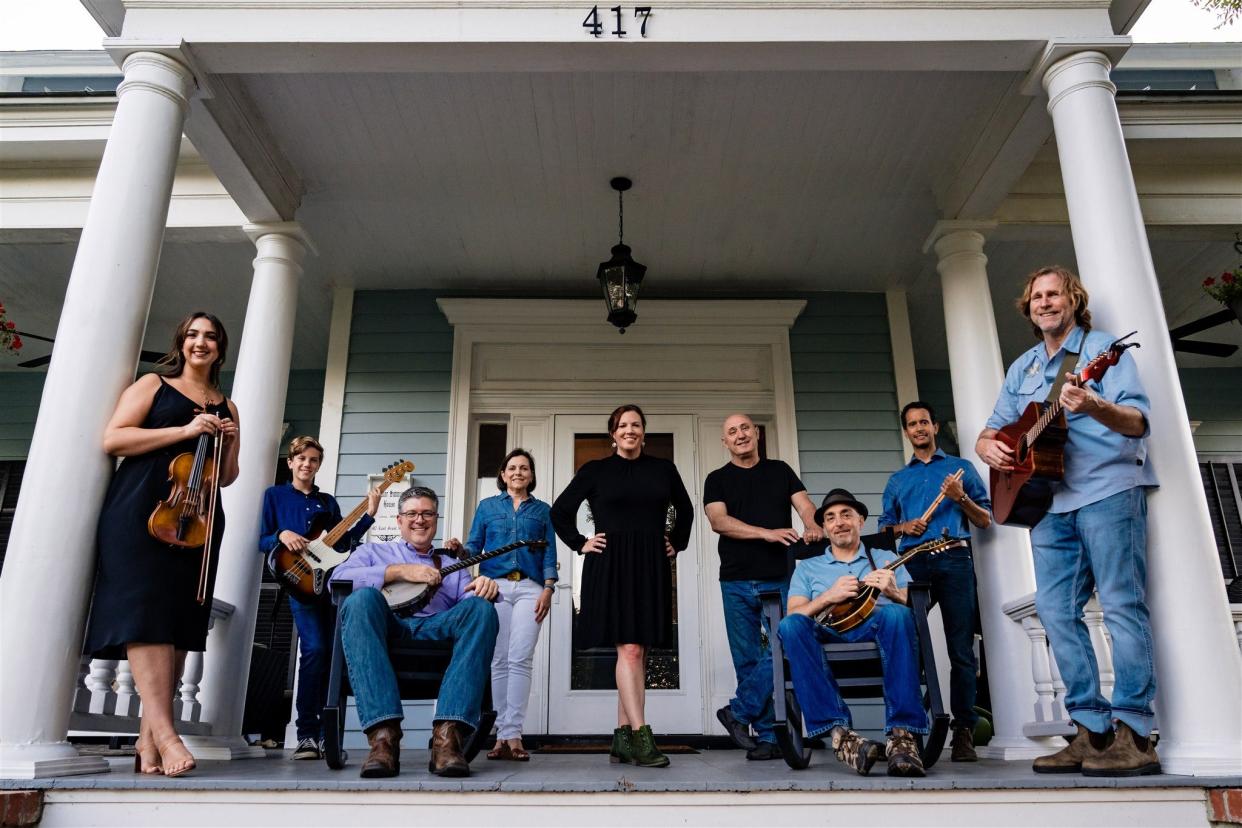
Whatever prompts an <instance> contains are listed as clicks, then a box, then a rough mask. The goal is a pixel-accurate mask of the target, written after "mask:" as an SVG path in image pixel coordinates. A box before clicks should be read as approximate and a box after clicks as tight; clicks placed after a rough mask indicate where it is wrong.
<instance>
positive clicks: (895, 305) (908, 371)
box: [884, 289, 943, 632]
mask: <svg viewBox="0 0 1242 828" xmlns="http://www.w3.org/2000/svg"><path fill="white" fill-rule="evenodd" d="M884 303H885V305H886V306H887V310H888V341H889V344H890V346H891V347H892V352H893V381H894V383H895V384H896V386H897V405H898V407H900V406H903V405H905V404H906V403H908V402H913V401H914V400H917V399H918V398H919V378H918V374H917V372H916V371H915V364H914V338H913V336H912V335H911V333H910V308H909V306H908V304H907V303H906V292H905V291H904V290H895V289H894V290H886V291H884ZM898 430H899V431H900V432H901V448H902V455H903V456H904V457H905V460H906V462H907V463H908V462H910V458H911V456H913V454H914V447H913V446H911V445H910V441H909V440H907V439H906V430H905V423H900V424H898ZM942 632H943V630H942Z"/></svg>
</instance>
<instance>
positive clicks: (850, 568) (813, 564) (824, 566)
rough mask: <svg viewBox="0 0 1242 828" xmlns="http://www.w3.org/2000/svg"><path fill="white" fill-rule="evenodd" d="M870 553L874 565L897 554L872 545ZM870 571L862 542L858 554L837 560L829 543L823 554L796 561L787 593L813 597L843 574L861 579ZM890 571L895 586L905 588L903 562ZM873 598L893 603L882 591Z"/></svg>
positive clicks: (882, 562)
mask: <svg viewBox="0 0 1242 828" xmlns="http://www.w3.org/2000/svg"><path fill="white" fill-rule="evenodd" d="M871 557H873V558H875V565H876V566H877V567H883V566H884V565H885V564H887V563H888V562H889V561H895V560H897V556H896V555H895V554H893V553H892V552H889V551H888V550H887V549H873V550H871ZM870 571H871V561H869V560H867V547H865V546H864V545H863V544H861V543H860V544H859V545H858V554H856V555H855V556H854V557H853V558H851V559H850V560H848V561H839V560H837V558H836V556H835V555H833V554H832V547H828V548H826V549H825V550H824V554H822V555H819V556H816V557H814V558H806V559H805V560H801V561H798V565H797V566H796V567H794V574H793V578H792V579H790V581H789V594H790V595H791V596H793V595H801V596H802V597H803V598H807V599H810V600H814V599H815V598H816V597H817V596H819V595H822V594H823V593H825V592H827V591H828V590H830V589H832V585H833V584H835V583H836V582H837V579H838V578H840V577H842V576H843V575H853V576H854V577H855V578H857V579H858V580H860V581H861V580H862V579H863V578H864V577H866V575H867V573H868V572H870ZM893 575H894V577H895V583H896V584H897V588H898V589H905V588H906V587H907V586H909V584H910V573H908V572H906V568H905V567H904V566H901V567H898V568H897V569H896V570H894V571H893ZM875 602H876V603H877V604H891V603H892V601H891V600H890V599H889V598H888V596H887V595H884V594H883V593H880V595H879V596H878V597H877V598H876V601H875Z"/></svg>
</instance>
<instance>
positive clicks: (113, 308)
mask: <svg viewBox="0 0 1242 828" xmlns="http://www.w3.org/2000/svg"><path fill="white" fill-rule="evenodd" d="M123 71H124V73H125V79H124V81H122V82H121V85H120V86H119V87H118V88H117V107H116V115H115V116H114V118H113V122H112V131H111V133H110V135H109V137H108V145H107V147H106V148H105V150H104V155H103V161H102V163H101V165H100V168H99V175H98V177H97V178H96V180H95V189H94V194H93V196H92V198H91V206H90V210H89V212H88V213H87V217H86V224H85V226H84V227H83V228H82V236H81V239H80V240H79V242H78V251H77V256H76V257H75V259H74V263H73V271H72V273H71V275H70V277H69V287H68V289H67V291H66V293H65V302H64V305H63V307H62V309H61V313H60V323H59V324H58V326H57V329H56V348H55V349H54V350H53V352H52V362H51V365H50V366H49V367H48V372H47V380H46V382H45V383H44V385H43V403H46V404H41V405H40V407H39V418H38V421H37V422H36V424H35V431H34V438H33V440H32V441H31V444H30V454H29V456H28V458H27V462H26V477H25V480H24V481H23V483H22V491H21V496H20V497H19V499H18V504H17V514H16V516H15V518H14V521H13V529H12V534H11V535H10V537H9V547H8V557H7V559H6V560H5V566H4V577H3V578H0V653H3V658H4V664H5V665H6V667H5V668H4V669H0V776H6V777H17V778H30V777H34V776H54V775H64V774H74V773H96V772H100V771H105V770H107V769H108V764H107V762H105V761H104V760H103V759H102V758H101V757H79V756H78V755H77V751H76V750H75V749H74V748H73V746H72V745H70V744H69V743H68V742H67V741H66V736H67V734H68V727H69V712H70V706H71V704H72V699H73V693H74V686H73V685H74V679H75V677H76V676H77V672H78V663H79V657H80V653H81V646H82V635H83V629H84V627H85V622H86V612H87V607H88V605H89V603H90V593H91V585H92V583H93V581H94V572H95V523H96V519H97V517H98V513H99V507H100V505H101V504H102V502H103V496H104V491H105V490H106V489H107V486H108V480H109V478H110V477H111V473H112V458H110V457H108V456H107V455H106V454H104V452H103V449H102V443H103V431H104V426H105V425H106V424H107V422H108V418H109V417H111V416H112V409H113V406H114V405H115V404H116V400H117V398H118V397H119V396H120V393H121V391H122V390H123V389H124V388H125V386H126V385H128V384H129V383H130V382H132V381H133V379H134V369H135V367H136V366H137V362H138V350H139V348H140V347H141V345H142V338H143V332H144V331H145V329H146V323H147V312H148V310H149V309H150V306H151V293H152V290H153V288H154V286H155V272H156V267H157V265H158V263H159V258H160V245H161V243H162V241H163V237H164V223H165V220H166V218H167V216H168V200H169V197H170V195H171V193H172V181H173V173H174V170H175V168H176V164H177V153H178V151H179V149H180V145H181V128H182V126H183V124H184V123H185V117H186V112H187V110H188V106H189V98H190V95H191V93H192V91H193V89H194V79H193V77H192V76H191V74H190V71H189V70H188V69H187V68H186V67H185V66H182V65H181V64H180V63H178V62H177V61H175V60H173V59H171V58H168V57H165V56H163V55H159V54H154V53H152V52H136V53H134V54H132V55H130V56H129V57H128V58H127V59H126V60H125V64H124V67H123ZM67 481H72V486H71V487H67V486H66V483H67ZM70 490H71V491H72V495H73V497H72V502H73V506H72V512H73V519H72V520H65V521H58V522H57V523H56V525H55V527H54V531H52V527H50V526H49V523H48V511H47V509H48V504H52V503H64V502H65V495H66V493H67V492H68V491H70ZM53 562H55V563H54V565H53ZM34 631H37V634H35V633H34Z"/></svg>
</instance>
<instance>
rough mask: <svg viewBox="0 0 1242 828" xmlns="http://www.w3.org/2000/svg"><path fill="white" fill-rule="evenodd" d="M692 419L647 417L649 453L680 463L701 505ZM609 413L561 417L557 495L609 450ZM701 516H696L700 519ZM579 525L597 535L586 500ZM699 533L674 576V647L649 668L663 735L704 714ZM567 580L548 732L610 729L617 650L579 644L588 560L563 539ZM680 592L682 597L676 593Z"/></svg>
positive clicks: (558, 600) (558, 613)
mask: <svg viewBox="0 0 1242 828" xmlns="http://www.w3.org/2000/svg"><path fill="white" fill-rule="evenodd" d="M694 419H695V418H694V417H693V416H691V415H688V414H678V415H661V414H656V415H648V418H647V447H646V449H645V450H646V451H648V452H649V453H651V454H654V455H656V456H663V457H666V458H667V459H669V460H672V461H673V462H674V463H675V464H676V465H677V470H678V471H679V472H680V474H681V479H682V483H684V484H685V486H686V491H688V492H690V496H691V499H692V500H693V501H694V504H695V509H696V512H698V507H699V500H700V498H699V496H698V485H697V481H698V479H699V470H698V468H697V463H696V453H695V449H694V439H695V437H694V434H695V423H694ZM607 420H608V415H607V413H606V412H602V413H600V414H592V415H589V416H584V415H578V414H574V415H557V416H556V417H555V425H554V433H553V443H554V448H553V480H552V485H553V493H554V494H560V493H561V491H562V490H564V488H565V487H566V486H567V485H568V484H569V481H570V480H571V479H572V478H573V476H574V474H575V472H577V470H578V467H579V466H581V465H582V463H584V462H586V461H587V460H591V459H595V458H596V457H600V456H604V455H606V454H608V453H610V451H611V449H610V447H609V443H610V439H609V437H608V435H607V433H606V431H607V428H606V426H605V424H606V423H607ZM700 517H701V513H699V514H696V520H697V519H699V518H700ZM578 528H579V531H581V532H582V533H583V534H584V535H587V536H590V535H592V534H593V533H594V530H593V529H592V528H591V525H590V522H589V521H588V520H587V508H586V504H585V503H584V504H583V506H582V509H581V510H580V511H579V514H578ZM698 538H699V533H698V532H697V531H696V532H694V533H692V534H691V536H690V546H689V548H687V549H686V550H685V551H684V552H682V553H681V554H680V555H678V557H677V561H676V577H675V579H674V594H673V608H674V623H675V624H676V636H675V639H676V644H675V645H674V646H673V647H671V648H669V649H659V650H657V649H652V650H651V651H650V652H649V654H648V665H647V688H648V689H647V710H646V714H647V721H648V722H649V723H650V724H651V726H652V727H653V728H654V729H655V731H656V732H657V733H698V732H700V730H701V724H700V721H701V719H702V715H703V714H702V708H703V698H702V664H701V661H700V657H699V656H700V649H701V648H700V636H699V606H698V604H699V602H698V600H697V592H698V588H699V550H698ZM557 555H558V559H559V561H560V571H561V583H560V587H559V588H558V590H557V594H556V597H555V600H554V601H553V605H552V614H551V618H550V619H549V621H550V623H549V627H550V629H549V633H550V648H549V662H550V664H549V666H550V671H549V672H550V675H549V688H548V691H549V692H548V732H549V733H607V732H609V731H611V730H612V729H613V727H615V724H614V722H615V721H616V715H617V691H616V686H617V685H616V679H615V677H614V673H613V670H614V667H615V664H616V651H615V650H614V649H613V648H611V647H605V648H588V649H583V648H577V647H575V646H574V642H573V637H574V636H573V630H574V620H575V617H576V615H577V612H578V608H579V603H578V596H579V589H580V587H581V577H582V558H581V556H580V555H578V554H577V553H575V552H573V551H572V550H570V549H569V548H568V547H566V546H565V545H564V544H561V543H558V544H557ZM679 597H681V600H678V598H679Z"/></svg>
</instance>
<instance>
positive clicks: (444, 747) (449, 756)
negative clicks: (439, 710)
mask: <svg viewBox="0 0 1242 828" xmlns="http://www.w3.org/2000/svg"><path fill="white" fill-rule="evenodd" d="M461 742H462V739H461V730H460V729H459V725H458V723H457V722H453V721H444V722H433V723H432V728H431V762H429V763H428V765H427V770H429V771H431V772H432V773H434V774H435V775H436V776H469V775H470V763H469V762H467V761H466V757H465V756H463V755H462V744H461Z"/></svg>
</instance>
